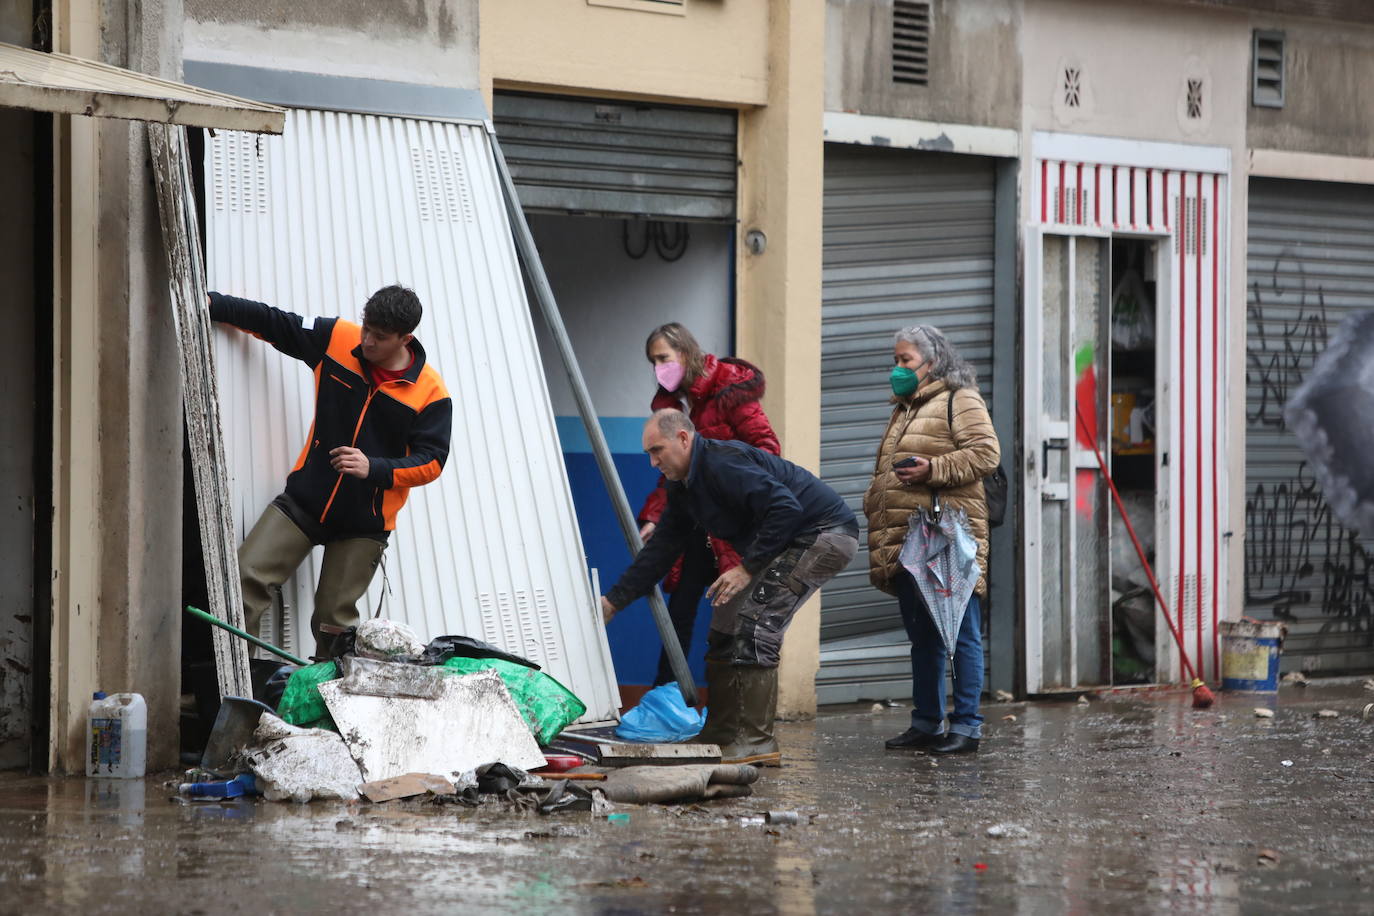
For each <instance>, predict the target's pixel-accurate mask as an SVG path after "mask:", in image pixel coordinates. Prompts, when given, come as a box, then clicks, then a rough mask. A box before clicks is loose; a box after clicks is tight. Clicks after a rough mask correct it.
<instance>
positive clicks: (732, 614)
mask: <svg viewBox="0 0 1374 916" xmlns="http://www.w3.org/2000/svg"><path fill="white" fill-rule="evenodd" d="M852 531H853V529H852V528H826V529H822V530H821V531H819V532H812V533H810V534H806V535H803V536H801V537H799V538H797V539H796V540H794V541H792V543H790V544H788V545H787V548H786V549H785V550H783V552H782V553H780V554H778V555H777V556H776V557H775V558H774V559H773V561H772V562H771V563H769V564H768V565H767V566H765V567H764V568H763V569H762V570H761V571H760V572H759V573H758V575H756V576H754V578H753V579H751V580H750V582H749V587H748V588H746V589H743V590H742V591H741V592H740V593H739V594H738V595H736V596H735V597H734V598H732V599H731V600H730V601H729V602H727V603H726V604H724V605H722V606H720V607H718V608H716V609H715V611H714V612H713V613H712V615H711V632H710V634H709V635H708V636H707V641H706V655H707V657H708V658H711V659H714V660H716V661H725V662H728V663H730V664H732V665H756V666H759V667H762V668H776V667H777V666H778V658H779V655H780V653H781V652H782V638H783V635H784V634H785V633H786V632H787V627H788V626H789V625H790V624H791V623H792V618H793V617H794V616H795V615H796V613H797V608H799V607H801V605H802V604H803V603H804V602H805V601H806V599H807V598H810V597H811V596H812V595H813V594H815V593H816V590H817V589H819V588H820V587H821V586H822V585H824V584H825V583H827V582H829V581H830V580H831V579H833V578H834V577H835V576H837V575H838V574H839V573H840V572H842V571H843V570H844V568H845V567H846V566H848V565H849V562H850V561H851V560H853V559H854V554H855V552H856V551H858V549H859V539H858V538H857V537H856V536H855V535H854V534H852V533H851V532H852Z"/></svg>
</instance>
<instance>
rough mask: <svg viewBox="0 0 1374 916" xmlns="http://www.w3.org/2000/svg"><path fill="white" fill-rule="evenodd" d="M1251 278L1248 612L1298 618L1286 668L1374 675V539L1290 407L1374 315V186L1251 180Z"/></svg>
mask: <svg viewBox="0 0 1374 916" xmlns="http://www.w3.org/2000/svg"><path fill="white" fill-rule="evenodd" d="M1249 215H1250V220H1249V236H1248V253H1247V261H1246V267H1247V273H1248V277H1247V281H1248V282H1247V283H1246V307H1247V319H1248V320H1247V328H1246V367H1245V382H1246V403H1245V430H1246V444H1245V474H1246V480H1245V608H1246V613H1247V614H1249V615H1250V616H1253V617H1260V618H1277V619H1283V618H1288V619H1289V623H1288V627H1289V632H1288V639H1287V641H1286V642H1285V643H1284V647H1283V667H1284V669H1285V670H1296V669H1301V670H1304V671H1322V672H1328V673H1335V672H1341V671H1369V670H1371V669H1374V577H1372V576H1371V566H1372V564H1371V560H1374V540H1370V539H1363V538H1358V537H1356V536H1355V535H1354V534H1352V533H1351V532H1350V531H1347V530H1346V529H1344V528H1342V527H1341V526H1340V525H1339V524H1338V523H1337V522H1336V521H1335V520H1333V519H1332V517H1331V512H1330V509H1329V508H1328V507H1327V505H1326V501H1325V500H1323V499H1322V496H1321V492H1320V491H1319V490H1318V489H1317V488H1316V485H1315V483H1314V481H1313V479H1312V474H1311V472H1310V471H1308V470H1307V468H1306V466H1305V461H1304V458H1303V455H1302V452H1301V450H1300V449H1299V448H1298V444H1297V441H1296V440H1295V439H1294V437H1293V434H1292V433H1290V432H1289V431H1288V429H1287V428H1286V426H1285V424H1284V421H1283V406H1284V403H1285V402H1286V401H1287V400H1288V397H1289V396H1290V395H1291V394H1292V392H1293V390H1294V389H1295V388H1296V387H1297V386H1298V384H1300V383H1301V382H1302V380H1303V378H1305V377H1306V375H1307V372H1308V370H1309V369H1311V367H1312V364H1313V362H1314V361H1315V360H1316V358H1317V356H1318V355H1319V354H1320V353H1321V352H1322V351H1323V350H1325V349H1326V342H1327V339H1328V338H1329V336H1330V334H1331V332H1332V331H1334V330H1335V328H1336V327H1337V326H1338V325H1339V324H1340V323H1341V322H1342V321H1344V320H1345V319H1346V318H1347V317H1348V316H1349V315H1351V314H1352V313H1354V312H1356V311H1361V310H1365V309H1374V189H1371V188H1367V187H1361V186H1354V185H1340V184H1327V183H1318V182H1306V181H1279V180H1273V179H1253V180H1251V182H1250V214H1249Z"/></svg>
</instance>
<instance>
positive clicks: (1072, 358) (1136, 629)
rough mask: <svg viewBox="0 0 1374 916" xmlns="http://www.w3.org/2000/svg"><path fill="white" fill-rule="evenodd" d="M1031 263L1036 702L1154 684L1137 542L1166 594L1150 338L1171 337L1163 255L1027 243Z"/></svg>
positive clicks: (1163, 364)
mask: <svg viewBox="0 0 1374 916" xmlns="http://www.w3.org/2000/svg"><path fill="white" fill-rule="evenodd" d="M1027 261H1028V267H1029V268H1030V269H1029V270H1028V272H1027V277H1028V281H1030V284H1031V285H1030V287H1029V290H1028V292H1029V293H1030V301H1029V302H1028V304H1029V305H1031V306H1032V307H1030V308H1028V310H1027V315H1026V330H1027V344H1028V345H1027V347H1026V357H1025V358H1026V361H1027V362H1026V364H1027V370H1028V371H1027V373H1026V384H1025V397H1026V401H1025V409H1026V412H1025V421H1026V429H1027V439H1026V443H1027V454H1026V465H1025V466H1026V475H1025V483H1026V486H1025V489H1024V491H1023V492H1024V500H1025V502H1024V503H1023V511H1024V512H1025V517H1026V526H1027V527H1026V550H1027V558H1026V575H1027V587H1026V593H1027V595H1028V596H1030V600H1029V601H1028V609H1027V614H1026V632H1027V642H1026V646H1027V671H1028V674H1029V678H1028V680H1029V683H1028V689H1029V690H1030V692H1032V693H1052V692H1055V691H1059V690H1080V689H1084V688H1089V687H1108V686H1113V685H1120V684H1143V683H1150V682H1153V681H1155V680H1156V679H1157V673H1156V658H1157V655H1158V648H1159V641H1158V634H1157V633H1156V628H1155V620H1156V616H1157V610H1156V606H1155V600H1154V596H1153V593H1152V591H1151V589H1150V586H1149V578H1148V576H1147V575H1146V573H1145V570H1144V567H1143V566H1142V564H1141V563H1140V560H1139V558H1138V555H1137V553H1136V550H1135V547H1134V544H1133V539H1132V537H1131V532H1132V531H1134V533H1135V535H1136V537H1137V538H1138V539H1139V540H1140V543H1141V545H1142V549H1143V551H1144V553H1145V555H1146V558H1147V559H1148V560H1149V562H1150V564H1151V566H1152V567H1154V568H1155V573H1156V575H1157V577H1160V578H1161V580H1162V581H1167V580H1164V579H1163V578H1162V575H1163V574H1162V571H1161V570H1160V569H1159V566H1160V565H1161V563H1160V560H1162V559H1164V558H1163V557H1157V556H1156V554H1155V550H1154V545H1155V543H1156V540H1160V541H1162V542H1164V543H1167V538H1166V537H1165V534H1164V533H1163V532H1162V531H1161V530H1160V529H1163V528H1164V527H1166V526H1164V525H1157V524H1156V519H1157V518H1166V515H1165V514H1164V513H1163V512H1162V511H1161V508H1160V507H1161V506H1163V505H1164V502H1163V500H1162V498H1161V485H1160V481H1162V480H1165V479H1166V478H1165V476H1164V475H1163V474H1162V472H1161V468H1162V467H1163V462H1164V461H1165V460H1166V458H1165V456H1166V455H1167V448H1165V447H1164V446H1163V445H1162V444H1161V443H1162V439H1163V432H1164V430H1165V428H1166V425H1167V424H1166V421H1167V409H1166V407H1165V405H1167V403H1168V399H1167V397H1165V396H1162V395H1163V394H1164V393H1165V390H1166V388H1165V380H1166V379H1167V374H1166V371H1167V355H1168V354H1167V347H1165V346H1162V344H1163V343H1164V342H1165V341H1167V337H1164V336H1162V335H1156V333H1155V329H1156V328H1165V327H1169V325H1168V323H1167V321H1166V319H1165V314H1166V312H1167V310H1161V305H1162V303H1160V301H1159V297H1158V296H1157V295H1156V291H1157V290H1158V289H1168V286H1161V285H1160V273H1161V271H1164V270H1167V263H1168V261H1167V246H1161V245H1160V244H1159V242H1158V240H1157V239H1156V238H1152V237H1140V236H1129V235H1119V234H1113V233H1109V232H1101V231H1085V232H1077V233H1073V234H1068V233H1064V234H1061V233H1050V232H1044V233H1037V234H1035V235H1033V236H1032V237H1031V239H1030V240H1029V243H1028V258H1027ZM1104 464H1105V467H1104ZM1104 472H1105V473H1104ZM1108 475H1110V476H1111V479H1112V481H1113V482H1115V483H1116V485H1117V489H1118V492H1119V493H1120V495H1121V498H1122V502H1123V504H1124V505H1125V507H1126V517H1125V518H1123V516H1122V513H1121V512H1120V511H1119V510H1118V508H1117V506H1116V504H1115V501H1114V500H1113V498H1112V495H1111V491H1110V488H1109V486H1108V482H1107V481H1108ZM1127 518H1128V519H1129V520H1130V524H1129V525H1128V524H1127V522H1126V519H1127Z"/></svg>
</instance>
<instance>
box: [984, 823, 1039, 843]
mask: <svg viewBox="0 0 1374 916" xmlns="http://www.w3.org/2000/svg"><path fill="white" fill-rule="evenodd" d="M987 833H988V836H990V837H993V838H994V839H1003V838H1006V839H1014V840H1024V839H1025V838H1026V837H1028V836H1030V831H1029V830H1027V829H1026V828H1025V827H1022V826H1021V825H1020V824H993V825H992V826H991V827H989V828H988V830H987Z"/></svg>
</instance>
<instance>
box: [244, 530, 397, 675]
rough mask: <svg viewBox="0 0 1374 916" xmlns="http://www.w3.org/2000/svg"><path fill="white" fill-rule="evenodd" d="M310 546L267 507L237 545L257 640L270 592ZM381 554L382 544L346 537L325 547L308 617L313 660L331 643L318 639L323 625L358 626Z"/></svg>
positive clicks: (300, 533)
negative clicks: (361, 605)
mask: <svg viewBox="0 0 1374 916" xmlns="http://www.w3.org/2000/svg"><path fill="white" fill-rule="evenodd" d="M314 546H315V545H314V544H313V543H312V542H311V540H310V538H309V537H307V536H306V534H305V532H304V531H301V529H300V528H299V527H298V526H297V525H296V523H295V522H293V521H291V519H289V518H287V517H286V513H284V512H282V511H281V510H280V509H278V508H277V507H276V506H273V505H269V506H268V507H267V508H266V509H264V510H263V512H262V515H260V516H258V520H257V522H256V523H255V524H254V525H253V529H252V530H251V531H249V532H248V536H247V537H246V538H244V539H243V543H242V544H241V545H239V582H240V584H241V585H242V587H243V618H244V621H245V623H246V624H247V626H248V632H250V633H252V634H253V635H254V636H256V635H258V628H259V626H260V625H261V623H262V615H263V614H265V613H266V612H267V609H268V608H270V607H271V606H272V589H273V588H276V587H279V586H280V585H281V584H282V583H284V582H285V581H286V580H287V579H288V578H290V577H291V574H292V573H294V572H295V571H296V568H297V567H298V566H300V565H301V563H302V562H303V561H304V560H305V558H306V557H307V556H309V554H310V549H311V548H312V547H314ZM385 549H386V542H385V541H379V540H376V539H375V538H367V537H362V538H344V539H342V540H338V541H330V542H329V543H327V544H325V545H324V563H323V564H322V565H321V566H320V580H319V582H318V583H317V584H316V585H315V610H314V613H312V614H311V616H310V630H311V632H312V633H313V634H314V636H315V646H316V650H315V651H316V654H317V655H323V654H325V651H324V650H325V648H326V647H327V646H328V645H329V643H330V640H331V637H329V636H322V635H321V632H320V625H321V624H326V625H329V626H335V627H351V626H356V625H357V624H358V620H359V615H358V599H359V598H361V597H362V596H363V594H364V593H365V592H366V591H367V587H368V585H370V584H371V582H372V577H373V575H374V574H375V573H376V572H377V565H378V564H379V563H380V562H381V561H382V551H384V550H385Z"/></svg>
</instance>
